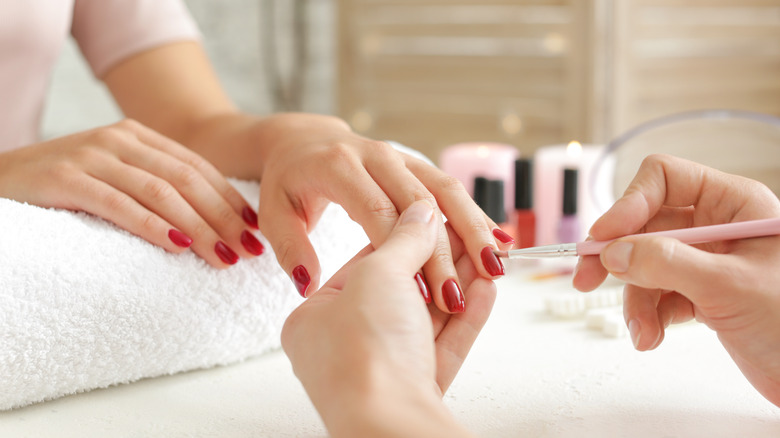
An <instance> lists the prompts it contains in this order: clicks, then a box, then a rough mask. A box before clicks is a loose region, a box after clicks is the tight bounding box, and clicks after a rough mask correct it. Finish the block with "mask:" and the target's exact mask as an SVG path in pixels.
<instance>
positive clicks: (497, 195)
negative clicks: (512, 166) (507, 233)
mask: <svg viewBox="0 0 780 438" xmlns="http://www.w3.org/2000/svg"><path fill="white" fill-rule="evenodd" d="M483 196H484V201H485V202H484V206H483V207H482V210H483V211H484V212H485V214H487V215H488V217H489V218H490V219H493V222H495V223H496V224H497V225H498V226H499V227H503V226H504V225H506V209H505V208H504V181H501V180H500V179H489V180H487V182H486V183H485V190H484V193H483Z"/></svg>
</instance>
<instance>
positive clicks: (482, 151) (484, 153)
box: [477, 144, 490, 158]
mask: <svg viewBox="0 0 780 438" xmlns="http://www.w3.org/2000/svg"><path fill="white" fill-rule="evenodd" d="M488 155H490V148H489V147H487V146H485V145H484V144H483V145H480V146H477V156H478V157H479V158H487V157H488Z"/></svg>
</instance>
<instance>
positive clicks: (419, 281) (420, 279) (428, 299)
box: [414, 272, 431, 304]
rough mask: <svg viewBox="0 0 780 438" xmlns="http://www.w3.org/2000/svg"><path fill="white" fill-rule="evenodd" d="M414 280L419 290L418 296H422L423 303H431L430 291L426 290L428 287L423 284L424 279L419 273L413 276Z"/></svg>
mask: <svg viewBox="0 0 780 438" xmlns="http://www.w3.org/2000/svg"><path fill="white" fill-rule="evenodd" d="M414 279H415V280H416V281H417V287H419V288H420V294H422V297H423V299H424V300H425V303H426V304H428V303H430V302H431V291H430V290H429V289H428V285H427V284H426V283H425V279H424V278H423V276H422V274H420V273H419V272H418V273H416V274H414Z"/></svg>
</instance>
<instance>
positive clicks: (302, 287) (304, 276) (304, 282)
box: [292, 265, 311, 298]
mask: <svg viewBox="0 0 780 438" xmlns="http://www.w3.org/2000/svg"><path fill="white" fill-rule="evenodd" d="M292 276H293V283H295V287H296V288H297V289H298V293H299V294H301V296H302V297H304V298H306V289H308V288H309V285H310V284H311V277H309V271H307V270H306V268H305V267H304V266H303V265H298V266H296V267H295V269H293V271H292Z"/></svg>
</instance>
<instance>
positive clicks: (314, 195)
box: [105, 43, 511, 312]
mask: <svg viewBox="0 0 780 438" xmlns="http://www.w3.org/2000/svg"><path fill="white" fill-rule="evenodd" d="M185 65H186V66H187V74H186V75H182V74H181V66H185ZM144 77H154V78H156V80H155V81H145V80H142V78H144ZM105 80H106V83H107V84H108V85H109V88H110V89H111V92H112V93H113V95H114V96H115V98H116V99H117V101H118V102H119V104H120V106H121V107H122V110H123V111H124V112H125V114H127V115H128V116H129V117H133V118H137V119H139V120H141V121H143V122H144V123H147V124H149V126H151V127H152V128H154V129H156V130H158V131H160V132H162V133H164V134H166V135H168V136H170V137H171V138H173V139H176V140H177V141H180V142H181V143H183V144H185V145H187V146H188V147H190V148H192V149H193V150H195V151H196V152H198V153H200V154H201V155H203V156H204V157H205V158H206V159H208V160H209V161H211V162H212V163H214V164H215V165H216V166H217V168H218V169H219V170H220V171H222V172H223V173H224V174H225V175H228V176H234V177H238V178H245V179H255V180H261V181H262V184H261V198H260V211H259V212H258V213H259V218H260V219H259V222H260V229H261V230H262V231H263V234H264V235H265V236H266V237H267V238H268V239H269V241H270V243H271V246H272V247H273V248H274V251H275V253H276V255H277V258H278V260H279V262H280V264H281V266H282V267H283V268H284V269H285V271H286V272H287V273H288V275H290V277H291V278H293V279H294V282H295V283H296V286H298V288H299V291H300V292H302V294H303V295H307V294H308V293H310V292H311V291H314V290H316V289H317V287H318V283H319V276H320V265H319V261H318V259H317V256H316V254H315V252H314V250H313V248H312V246H311V243H310V241H309V239H308V236H307V233H308V232H310V231H311V230H312V229H313V227H314V226H315V225H316V223H317V221H318V219H319V217H320V215H321V214H322V212H323V210H324V208H325V206H326V205H327V204H328V203H329V202H336V203H338V204H340V205H342V206H343V207H344V209H345V210H346V211H347V212H348V213H349V214H350V216H351V217H352V218H353V219H354V220H355V221H356V222H358V223H359V224H360V225H361V226H362V227H363V228H364V230H365V231H366V234H367V235H368V237H369V239H370V240H371V243H372V244H373V245H374V246H379V245H381V244H382V243H383V242H384V240H385V239H386V238H387V236H388V234H389V232H390V230H391V229H392V228H393V224H395V221H396V220H397V218H398V212H399V211H402V210H403V209H405V208H406V207H408V206H409V205H410V204H411V203H412V202H414V201H415V200H420V199H425V200H428V201H429V202H431V203H432V204H433V205H434V206H436V207H437V217H438V219H437V221H438V224H439V225H438V226H439V235H438V236H439V237H438V241H437V244H436V249H435V251H434V252H433V254H432V256H431V258H430V260H429V261H428V262H427V263H426V264H425V266H424V267H423V269H422V272H423V273H424V274H425V278H426V280H427V282H428V284H429V285H430V286H431V291H432V295H433V299H434V301H435V302H436V304H437V306H438V307H439V308H440V309H441V310H442V311H445V312H458V311H462V309H463V306H461V305H460V304H461V301H460V299H459V298H462V295H463V294H462V290H460V289H459V288H454V287H451V286H452V285H453V284H455V285H457V284H460V282H461V281H462V280H461V279H459V278H458V275H457V270H456V268H455V263H454V257H453V254H452V250H451V249H450V246H451V242H449V237H448V233H445V232H444V223H443V221H442V219H441V214H442V213H443V214H444V215H446V217H447V218H448V220H449V223H451V224H452V226H453V228H454V229H455V231H456V232H457V234H458V236H460V237H461V238H462V239H463V240H464V242H465V244H466V247H467V248H468V253H469V254H470V257H471V259H472V261H473V262H474V265H475V266H476V267H477V270H478V272H479V273H480V275H482V276H483V277H484V278H489V279H493V278H496V277H498V276H500V275H501V274H502V272H503V266H502V265H501V262H500V260H498V259H497V258H495V256H494V255H493V252H492V249H508V248H509V247H511V238H510V237H509V236H506V235H505V234H504V235H501V234H499V235H498V236H496V235H494V234H493V231H494V230H497V229H498V227H497V226H496V224H495V223H493V222H492V221H491V220H490V219H489V218H488V217H487V216H486V215H485V214H484V213H483V212H482V211H481V210H480V209H479V208H478V207H477V206H476V204H474V202H473V201H472V200H471V197H470V196H469V195H468V193H467V192H466V191H465V190H464V189H463V187H462V185H461V184H460V183H459V182H458V181H457V180H455V179H454V178H451V177H449V176H447V175H445V174H443V173H442V172H441V171H439V170H438V169H436V168H434V167H433V166H430V165H428V164H427V163H423V162H422V161H420V160H417V159H415V158H412V157H408V156H406V155H405V154H402V153H400V152H397V151H395V150H394V149H392V148H391V147H390V146H389V145H388V144H386V143H384V142H378V141H374V140H370V139H367V138H364V137H362V136H359V135H357V134H355V133H354V132H352V130H351V129H350V128H349V126H348V125H347V124H346V123H345V122H344V121H342V120H340V119H338V118H335V117H328V116H322V115H315V114H278V115H274V116H270V117H255V116H250V115H247V114H242V113H240V112H239V111H237V110H236V109H235V108H234V106H233V105H232V104H231V103H230V101H229V100H228V99H227V97H226V96H225V95H224V92H223V91H222V89H221V88H220V87H219V84H218V82H217V81H216V77H215V75H214V74H213V72H212V70H211V67H210V65H209V63H208V60H207V58H206V57H205V55H204V54H203V51H202V49H201V47H200V46H199V45H198V44H196V43H175V44H170V45H167V46H163V47H160V48H157V49H154V50H150V51H148V52H144V53H143V54H141V55H138V56H135V57H133V58H132V59H131V60H129V61H126V62H123V63H122V64H120V65H119V66H117V67H115V68H114V69H113V70H112V71H111V72H109V74H108V75H107V76H106V78H105ZM150 102H151V103H150ZM438 209H440V210H438ZM501 239H504V241H502V240H501ZM485 248H489V250H485ZM483 257H485V260H483ZM448 280H455V281H454V282H452V281H448ZM445 284H446V285H448V286H450V287H447V288H445V290H446V291H449V294H445V293H444V292H443V289H442V288H443V286H444V285H445ZM445 297H449V298H450V299H449V300H446V299H445ZM448 304H449V305H448Z"/></svg>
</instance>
